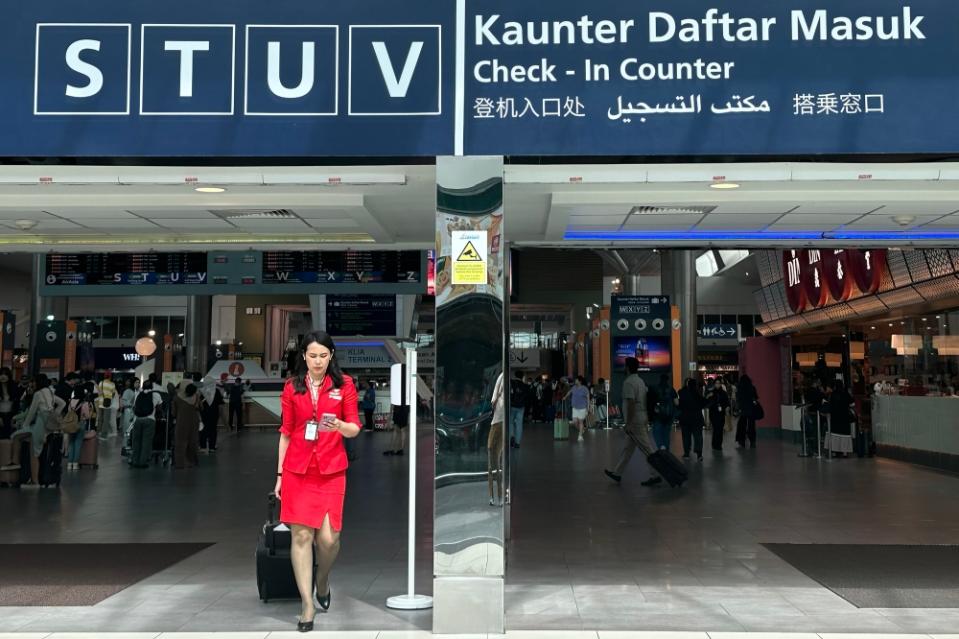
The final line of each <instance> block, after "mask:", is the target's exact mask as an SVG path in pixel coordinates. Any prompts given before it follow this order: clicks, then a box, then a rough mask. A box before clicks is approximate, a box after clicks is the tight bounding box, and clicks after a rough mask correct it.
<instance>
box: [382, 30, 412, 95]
mask: <svg viewBox="0 0 959 639" xmlns="http://www.w3.org/2000/svg"><path fill="white" fill-rule="evenodd" d="M422 51H423V43H422V42H413V43H411V44H410V50H409V51H408V52H407V53H406V62H404V63H403V71H401V72H400V77H399V79H397V77H396V70H395V69H394V68H393V62H392V60H391V59H390V54H389V52H388V51H387V50H386V43H384V42H374V43H373V52H374V53H375V54H376V61H377V62H378V63H379V65H380V72H381V73H382V74H383V81H384V82H386V90H387V92H389V94H390V97H391V98H405V97H406V93H407V91H409V89H410V82H411V81H412V80H413V72H414V71H415V70H416V64H417V63H418V62H419V60H420V53H422Z"/></svg>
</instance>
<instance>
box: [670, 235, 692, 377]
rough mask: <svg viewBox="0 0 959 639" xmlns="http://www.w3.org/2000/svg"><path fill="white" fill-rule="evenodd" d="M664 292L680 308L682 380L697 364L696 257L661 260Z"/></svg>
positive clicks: (679, 253) (683, 253) (675, 254)
mask: <svg viewBox="0 0 959 639" xmlns="http://www.w3.org/2000/svg"><path fill="white" fill-rule="evenodd" d="M662 265H663V269H662V270H663V292H664V293H666V294H667V295H669V298H670V302H671V303H672V304H673V305H675V306H678V307H679V321H680V323H681V326H680V329H679V331H680V345H681V346H680V353H679V354H678V355H679V357H680V369H681V371H682V377H683V379H684V380H685V379H686V378H688V377H691V376H692V374H693V372H694V371H692V370H690V365H695V364H696V339H697V335H696V313H697V311H696V253H695V252H694V251H690V250H685V249H683V250H672V251H669V252H668V254H667V255H665V256H663V258H662Z"/></svg>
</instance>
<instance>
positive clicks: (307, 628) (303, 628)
mask: <svg viewBox="0 0 959 639" xmlns="http://www.w3.org/2000/svg"><path fill="white" fill-rule="evenodd" d="M313 617H316V613H315V612H314V613H313ZM296 631H297V632H312V631H313V619H310V620H309V621H299V620H297V622H296Z"/></svg>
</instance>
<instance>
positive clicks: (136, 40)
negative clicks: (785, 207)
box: [0, 0, 959, 157]
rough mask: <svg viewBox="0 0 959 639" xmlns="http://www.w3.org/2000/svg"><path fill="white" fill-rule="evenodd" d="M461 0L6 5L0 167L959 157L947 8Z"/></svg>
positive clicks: (854, 1)
mask: <svg viewBox="0 0 959 639" xmlns="http://www.w3.org/2000/svg"><path fill="white" fill-rule="evenodd" d="M456 4H457V3H454V2H443V3H437V2H429V1H427V0H416V1H413V0H405V1H404V0H399V1H395V0H394V1H387V0H355V1H353V2H341V3H315V2H314V3H305V2H300V1H297V0H274V1H272V2H268V3H263V2H254V1H253V0H231V1H230V2H225V1H223V0H218V1H213V2H202V3H197V2H186V1H184V0H170V1H169V2H164V3H130V2H120V0H85V1H83V2H76V1H75V0H74V1H68V0H47V1H45V2H16V3H8V5H9V6H5V7H4V13H3V20H2V21H0V60H2V63H0V64H2V65H3V67H2V72H0V88H2V92H0V95H2V98H0V156H7V157H9V156H87V157H95V156H168V157H169V156H212V157H241V156H250V157H258V156H259V157H262V156H272V157H317V156H432V155H445V154H450V153H454V152H462V153H465V154H472V155H478V154H496V155H501V154H507V155H535V154H543V155H728V154H741V155H749V154H762V155H796V154H823V153H832V154H864V153H954V152H956V151H959V121H957V120H956V118H953V117H951V114H950V110H949V108H948V105H950V104H956V103H959V82H957V81H956V79H957V78H956V73H955V71H954V69H953V65H954V60H956V59H957V58H959V37H957V35H959V34H957V31H959V26H957V25H959V4H957V3H950V2H943V1H942V0H912V1H910V2H908V3H906V4H903V3H899V2H893V1H891V0H876V1H874V2H869V3H865V2H862V1H861V0H833V1H831V2H829V3H828V6H825V7H824V6H821V5H820V4H818V3H814V2H811V0H790V1H789V2H786V3H774V4H770V3H768V2H764V1H761V0H737V2H725V3H721V4H716V3H705V2H702V0H673V1H671V2H668V3H665V2H655V1H653V0H646V1H642V0H638V1H635V2H622V1H620V0H596V1H594V2H590V3H586V4H582V3H574V2H571V1H570V0H559V1H558V2H553V3H542V2H532V1H531V0H522V1H519V2H517V0H510V1H507V0H465V15H463V16H461V20H460V21H459V24H461V25H462V33H457V23H458V21H457V16H456V15H455V13H456ZM457 40H459V41H460V42H461V44H462V47H461V48H460V49H459V51H458V50H457ZM457 77H459V78H460V79H459V81H457ZM944 105H945V106H944Z"/></svg>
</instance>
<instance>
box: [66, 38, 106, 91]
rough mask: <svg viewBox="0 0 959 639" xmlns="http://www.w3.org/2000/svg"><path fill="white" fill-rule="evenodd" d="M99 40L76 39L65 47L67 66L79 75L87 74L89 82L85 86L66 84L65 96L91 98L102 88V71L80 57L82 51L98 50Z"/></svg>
mask: <svg viewBox="0 0 959 639" xmlns="http://www.w3.org/2000/svg"><path fill="white" fill-rule="evenodd" d="M99 50H100V41H99V40H77V41H76V42H73V43H72V44H71V45H70V46H69V47H67V53H66V62H67V66H68V67H70V68H71V69H72V70H74V71H76V72H77V73H79V74H81V75H85V76H87V78H89V80H90V81H89V82H87V85H86V86H85V87H77V86H73V85H72V84H68V85H67V91H66V94H67V97H70V98H92V97H93V96H95V95H96V94H97V93H99V92H100V91H101V90H102V89H103V72H102V71H100V69H98V68H96V67H95V66H93V65H92V64H90V63H89V62H84V61H83V60H81V59H80V53H81V52H82V51H99Z"/></svg>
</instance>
